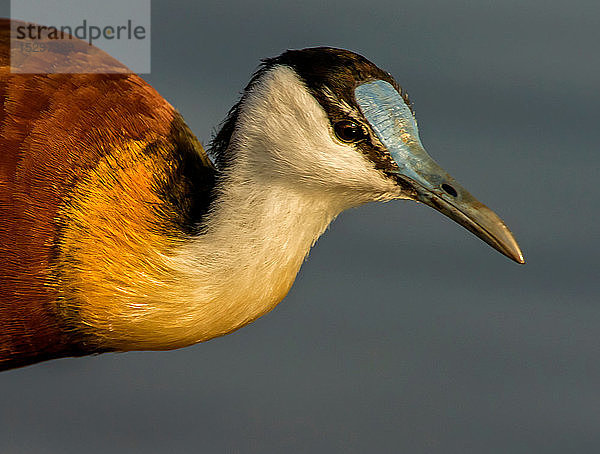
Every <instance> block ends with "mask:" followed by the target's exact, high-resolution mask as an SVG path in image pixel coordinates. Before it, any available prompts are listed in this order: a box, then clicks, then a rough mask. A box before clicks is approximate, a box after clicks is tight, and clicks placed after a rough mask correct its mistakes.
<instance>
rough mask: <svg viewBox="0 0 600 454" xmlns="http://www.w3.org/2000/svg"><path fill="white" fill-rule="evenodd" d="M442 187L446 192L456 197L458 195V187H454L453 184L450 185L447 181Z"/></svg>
mask: <svg viewBox="0 0 600 454" xmlns="http://www.w3.org/2000/svg"><path fill="white" fill-rule="evenodd" d="M442 189H443V190H444V192H446V194H450V195H451V196H452V197H456V196H457V195H458V192H456V189H454V188H453V187H452V186H450V185H449V184H447V183H444V184H443V185H442Z"/></svg>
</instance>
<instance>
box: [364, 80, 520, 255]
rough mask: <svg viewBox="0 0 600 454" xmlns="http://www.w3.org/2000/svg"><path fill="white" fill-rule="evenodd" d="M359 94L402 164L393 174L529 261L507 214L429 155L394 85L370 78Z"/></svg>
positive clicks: (377, 129)
mask: <svg viewBox="0 0 600 454" xmlns="http://www.w3.org/2000/svg"><path fill="white" fill-rule="evenodd" d="M355 96H356V100H357V102H358V105H359V106H360V109H361V111H362V113H363V115H364V116H365V118H366V119H367V121H368V122H369V123H370V125H371V127H372V129H373V131H374V132H375V134H376V135H377V137H378V138H379V140H380V141H381V143H382V144H383V145H384V146H385V147H386V148H387V150H388V152H389V153H390V155H391V156H392V158H393V159H394V161H395V162H396V164H397V165H398V169H394V170H393V171H391V173H394V174H395V176H396V178H397V179H398V182H399V184H401V185H402V186H403V187H405V188H407V189H408V191H407V192H408V193H409V194H411V197H412V198H413V199H414V200H417V201H419V202H423V203H425V204H427V205H429V206H430V207H432V208H435V209H436V210H438V211H439V212H440V213H443V214H445V215H446V216H448V217H449V218H450V219H453V220H454V221H456V222H458V223H459V224H460V225H462V226H463V227H465V228H466V229H468V230H469V231H471V232H472V233H474V234H475V235H477V236H478V237H479V238H481V239H482V240H483V241H485V242H486V243H488V244H489V245H490V246H492V247H493V248H494V249H496V250H497V251H499V252H501V253H502V254H504V255H506V256H507V257H508V258H510V259H512V260H514V261H515V262H517V263H525V260H524V258H523V254H522V253H521V249H520V248H519V245H518V244H517V241H516V240H515V238H514V236H513V234H512V233H511V232H510V230H509V229H508V227H507V226H506V224H504V222H503V221H502V219H500V218H499V217H498V215H496V213H494V212H493V211H492V210H490V209H489V208H488V207H486V206H485V205H484V204H482V203H481V202H479V201H478V200H477V199H476V198H475V197H473V196H472V195H471V194H470V193H469V192H468V191H467V190H466V189H464V188H463V187H462V186H461V185H460V184H459V183H458V182H457V181H456V180H455V179H454V178H452V177H451V176H450V175H449V174H448V173H447V172H446V171H445V170H444V169H442V168H441V167H440V166H439V165H438V164H437V163H436V162H435V161H434V160H433V159H432V158H431V157H430V156H429V154H427V152H426V151H425V149H424V148H423V145H422V144H421V140H420V139H419V132H418V129H417V123H416V121H415V119H414V116H413V114H412V112H411V111H410V109H409V108H408V106H407V105H406V103H405V102H404V100H403V99H402V97H401V96H400V94H399V93H398V91H396V89H395V88H394V87H393V86H392V85H391V84H389V83H387V82H384V81H382V80H375V81H371V82H366V83H364V84H362V85H359V86H358V87H357V88H356V90H355Z"/></svg>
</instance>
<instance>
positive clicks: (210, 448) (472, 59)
mask: <svg viewBox="0 0 600 454" xmlns="http://www.w3.org/2000/svg"><path fill="white" fill-rule="evenodd" d="M0 11H5V13H4V14H3V15H5V16H6V15H7V14H8V11H7V10H6V8H5V9H4V10H0ZM152 32H153V33H152V44H153V49H152V55H153V60H152V74H151V75H149V76H147V79H148V80H149V81H150V82H151V83H152V85H153V86H154V87H155V88H157V89H158V91H159V92H160V93H161V94H162V95H163V96H165V97H166V98H167V99H168V100H169V101H170V102H171V103H172V104H174V105H175V106H176V107H177V108H178V109H179V110H180V111H181V112H182V113H183V115H184V117H185V118H186V119H187V121H188V123H189V124H190V126H191V127H192V129H193V130H194V131H195V132H196V134H197V135H198V137H200V138H201V139H202V140H203V141H204V142H207V141H208V139H209V138H210V134H211V131H212V129H213V128H214V127H215V126H216V125H217V124H218V123H219V122H220V121H221V119H222V118H223V117H224V115H225V113H226V112H227V110H228V109H229V107H230V106H231V105H232V104H233V103H234V101H235V100H236V99H237V96H238V92H239V91H240V90H241V89H242V87H243V86H244V85H245V83H246V82H247V80H248V79H249V77H250V74H251V72H252V71H253V69H254V68H255V67H256V64H257V62H258V60H259V59H260V58H262V57H266V56H272V55H276V54H279V53H280V52H281V51H282V50H284V49H286V48H300V47H306V46H313V45H333V46H339V47H344V48H348V49H352V50H355V51H357V52H359V53H362V54H364V55H365V56H367V57H368V58H370V59H371V60H372V61H374V62H375V63H377V64H378V65H380V66H381V67H383V68H385V69H387V70H388V71H390V72H391V73H392V74H394V75H395V77H396V78H397V80H398V81H399V82H400V83H401V84H402V85H403V86H405V87H406V88H407V89H408V91H409V93H410V94H411V97H412V99H413V100H414V103H415V107H416V111H417V118H418V120H419V125H420V129H421V138H422V140H423V142H424V144H425V146H426V148H427V149H428V150H429V152H430V154H431V155H432V156H433V157H434V158H436V159H437V160H438V161H439V162H440V163H441V164H442V165H443V166H444V167H445V168H446V169H447V170H448V171H449V172H450V173H452V174H453V175H454V176H456V177H457V178H458V179H459V180H460V181H462V183H463V184H464V185H465V186H466V187H467V188H468V189H469V190H471V192H472V193H473V194H475V195H476V196H477V197H479V198H480V199H481V200H483V201H484V202H486V203H487V204H488V205H490V206H491V207H492V208H493V209H495V210H496V211H497V212H498V213H499V214H500V215H501V216H502V217H504V219H505V220H506V221H507V223H508V224H509V226H510V227H511V228H512V230H513V231H514V232H515V234H516V236H517V238H518V239H519V241H520V243H521V246H522V247H523V250H524V252H525V255H526V258H527V260H528V263H527V265H525V266H518V265H516V264H514V263H512V262H510V261H509V260H508V259H506V258H504V257H503V256H501V255H500V254H498V253H496V252H495V251H493V250H492V249H491V248H489V247H488V246H487V245H485V244H484V243H482V242H481V241H479V240H478V239H476V238H475V237H473V236H472V235H470V234H469V233H468V232H466V231H465V230H463V229H461V228H460V227H459V226H457V225H455V224H453V223H452V222H451V221H449V220H447V219H445V218H444V217H442V216H441V215H439V214H438V213H436V212H435V211H433V210H431V209H430V208H427V207H424V206H419V205H416V204H414V203H410V202H394V203H388V204H382V205H375V204H373V205H370V206H365V207H362V208H360V209H356V210H352V211H350V212H347V213H344V214H343V215H342V216H340V218H339V219H338V220H337V221H336V222H335V223H334V224H333V226H332V227H331V229H330V230H329V231H328V232H327V233H326V234H325V236H324V237H323V238H322V239H321V240H320V241H319V242H318V244H317V245H316V247H315V248H314V250H313V251H312V253H311V255H310V258H309V260H308V262H307V263H306V264H305V265H304V267H303V268H302V270H301V272H300V275H299V277H298V279H297V281H296V284H295V286H294V287H293V289H292V291H291V292H290V294H289V296H288V297H287V298H286V299H285V301H284V302H283V303H282V304H280V305H279V306H278V307H277V308H276V309H275V310H274V311H273V312H272V313H270V314H268V315H266V316H265V317H263V318H262V319H260V320H258V321H257V322H255V323H254V324H252V325H250V326H248V327H246V328H244V329H242V330H240V331H238V332H236V333H234V334H232V335H229V336H226V337H223V338H220V339H216V340H213V341H211V342H208V343H206V344H201V345H197V346H194V347H191V348H187V349H183V350H179V351H174V352H164V353H146V352H143V353H127V354H109V355H102V356H98V357H93V358H84V359H76V360H72V359H65V360H59V361H53V362H48V363H45V364H40V365H36V366H33V367H27V368H24V369H20V370H15V371H11V372H5V373H2V374H0V452H1V453H3V454H4V453H11V454H12V453H36V454H37V453H81V452H85V453H117V452H119V453H120V452H124V453H162V452H169V453H192V452H193V453H196V452H198V453H220V452H239V453H308V452H311V453H312V452H319V453H321V452H323V453H325V452H327V453H334V452H344V453H346V452H360V453H362V452H378V453H379V452H381V453H397V452H403V453H404V452H407V453H434V452H439V453H464V452H474V453H475V452H482V453H507V452H510V453H565V452H577V453H592V452H599V451H600V430H599V428H600V363H599V359H600V348H599V347H600V336H599V333H600V304H598V303H599V301H598V299H599V298H598V296H599V294H600V288H599V283H598V274H599V273H598V251H599V246H600V240H599V238H598V215H597V209H598V196H599V195H600V190H599V189H598V184H599V183H598V181H597V180H598V166H599V164H600V158H599V154H598V141H599V139H600V137H599V136H600V133H599V128H598V119H599V116H598V105H599V104H600V91H599V90H598V80H599V70H600V63H599V57H598V38H599V37H600V3H598V2H597V1H591V0H590V1H583V0H577V1H566V0H564V1H562V0H561V1H542V0H535V1H534V0H529V1H502V2H493V1H466V0H465V1H459V0H437V1H435V0H419V1H416V0H413V1H404V0H393V1H391V0H390V1H375V2H365V1H362V2H358V1H355V0H351V1H344V2H325V1H314V0H307V1H303V2H294V3H290V2H276V1H274V2H261V3H252V2H243V1H239V2H226V1H216V2H206V1H202V2H196V1H191V0H190V1H169V2H166V1H165V2H163V1H158V0H155V1H154V3H153V22H152Z"/></svg>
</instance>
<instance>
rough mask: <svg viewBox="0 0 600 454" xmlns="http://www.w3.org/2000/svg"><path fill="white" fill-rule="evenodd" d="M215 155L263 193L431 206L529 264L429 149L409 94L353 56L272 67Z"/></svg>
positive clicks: (254, 85)
mask: <svg viewBox="0 0 600 454" xmlns="http://www.w3.org/2000/svg"><path fill="white" fill-rule="evenodd" d="M212 149H213V152H214V153H215V157H216V161H217V165H218V166H219V167H220V168H222V169H225V168H227V167H228V166H231V164H233V163H235V167H236V168H238V169H241V172H242V174H243V175H248V173H251V174H252V178H255V179H258V180H259V181H260V182H261V183H264V185H265V187H268V185H269V184H278V185H284V186H289V187H290V189H291V190H300V191H311V192H313V193H318V194H320V195H321V196H322V197H328V198H329V199H330V200H331V201H332V203H335V204H337V206H339V207H340V209H344V208H348V207H351V206H356V205H360V204H362V203H366V202H369V201H377V200H392V199H411V200H415V201H418V202H423V203H425V204H427V205H429V206H431V207H433V208H435V209H436V210H438V211H439V212H441V213H443V214H445V215H446V216H448V217H450V218H451V219H453V220H454V221H456V222H458V223H459V224H461V225H462V226H464V227H465V228H467V229H468V230H470V231H471V232H472V233H474V234H475V235H477V236H478V237H479V238H481V239H482V240H483V241H485V242H486V243H488V244H489V245H491V246H492V247H493V248H495V249H497V250H498V251H500V252H501V253H503V254H504V255H506V256H507V257H509V258H511V259H513V260H515V261H516V262H518V263H524V260H523V255H522V253H521V250H520V249H519V246H518V244H517V242H516V240H515V239H514V237H513V235H512V234H511V232H510V231H509V229H508V228H507V227H506V225H505V224H504V222H503V221H502V220H501V219H500V218H499V217H498V216H497V215H496V214H495V213H494V212H493V211H491V210H490V209H489V208H487V207H486V206H485V205H483V204H482V203H480V202H479V201H478V200H477V199H475V198H474V197H473V196H472V195H471V194H470V193H469V192H468V191H466V190H465V189H464V188H463V187H462V186H461V185H460V184H459V183H458V182H457V181H456V180H455V179H454V178H452V177H451V176H450V175H449V174H448V173H447V172H446V171H444V169H442V168H441V167H440V166H439V165H438V164H437V163H436V162H435V161H434V160H433V159H432V158H431V157H430V156H429V154H428V153H427V152H426V151H425V149H424V147H423V145H422V144H421V141H420V138H419V133H418V128H417V123H416V121H415V117H414V112H413V109H412V105H411V103H410V101H409V99H408V96H407V94H406V92H405V91H404V90H403V89H402V88H401V87H400V86H399V85H398V83H397V82H396V81H395V80H394V79H393V78H392V76H391V75H390V74H389V73H387V72H385V71H383V70H382V69H380V68H378V67H377V66H376V65H375V64H373V63H371V62H370V61H369V60H367V59H366V58H364V57H362V56H360V55H358V54H355V53H353V52H350V51H346V50H342V49H335V48H329V47H318V48H309V49H303V50H289V51H287V52H285V53H283V54H282V55H280V56H279V57H275V58H271V59H266V60H264V62H263V65H262V66H261V67H260V69H259V70H258V71H257V72H256V73H255V75H254V77H253V78H252V80H251V81H250V83H249V84H248V86H247V87H246V89H245V90H244V93H243V96H242V98H241V100H240V102H239V103H238V104H236V105H235V106H234V107H233V108H232V110H231V111H230V113H229V116H228V118H227V119H226V120H225V122H224V124H223V126H222V128H221V130H220V131H219V133H218V134H217V135H216V136H215V138H214V140H213V142H212ZM232 167H233V166H232ZM242 178H243V177H242Z"/></svg>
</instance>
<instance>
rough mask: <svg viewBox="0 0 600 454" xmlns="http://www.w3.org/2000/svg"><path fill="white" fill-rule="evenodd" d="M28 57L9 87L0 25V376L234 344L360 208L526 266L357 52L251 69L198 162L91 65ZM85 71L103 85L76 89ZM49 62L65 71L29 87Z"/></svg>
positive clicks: (497, 222)
mask: <svg viewBox="0 0 600 454" xmlns="http://www.w3.org/2000/svg"><path fill="white" fill-rule="evenodd" d="M84 48H85V49H87V50H86V51H84ZM92 49H93V50H92ZM86 52H87V54H86ZM37 58H38V60H34V62H33V63H30V64H31V65H32V66H31V67H30V68H29V69H28V70H27V71H22V72H20V73H19V72H15V71H11V67H10V64H11V63H10V61H11V60H10V22H9V21H8V20H2V21H0V99H1V102H2V108H1V110H0V112H1V116H0V150H2V152H1V153H0V326H1V327H0V370H8V369H13V368H17V367H22V366H26V365H30V364H34V363H39V362H41V361H46V360H50V359H57V358H63V357H79V356H84V355H92V354H99V353H105V352H125V351H134V350H171V349H176V348H181V347H186V346H189V345H192V344H196V343H198V342H203V341H206V340H209V339H212V338H215V337H218V336H222V335H225V334H228V333H231V332H232V331H235V330H237V329H239V328H241V327H243V326H245V325H247V324H249V323H250V322H252V321H254V320H256V319H257V318H258V317H260V316H262V315H264V314H266V313H267V312H269V311H271V310H272V309H273V308H274V307H275V306H276V305H277V304H278V303H279V302H280V301H281V300H282V299H284V297H285V296H286V294H287V293H288V291H289V289H290V287H291V286H292V284H293V282H294V280H295V277H296V275H297V274H298V272H299V270H300V267H301V265H302V264H303V262H304V261H305V258H306V257H307V255H308V253H309V251H310V249H311V247H312V246H313V245H314V244H315V242H316V241H317V239H318V238H319V236H320V235H321V234H322V233H323V232H324V231H325V230H326V229H327V228H328V226H329V225H330V223H331V222H332V221H333V220H334V219H335V218H336V216H338V215H339V214H340V213H341V212H342V211H344V210H346V209H349V208H352V207H357V206H359V205H363V204H366V203H369V202H384V201H390V200H397V199H407V200H413V201H417V202H421V203H423V204H426V205H429V206H431V207H433V208H434V209H436V210H437V211H439V212H441V213H442V214H444V215H446V216H448V217H450V218H451V219H453V220H454V221H456V222H458V223H459V224H461V225H462V226H464V227H465V228H467V229H468V230H469V231H471V232H472V233H474V234H475V235H477V236H478V237H480V238H481V239H482V240H484V241H485V242H487V243H488V244H489V245H490V246H492V247H493V248H495V249H497V250H498V251H499V252H501V253H502V254H504V255H506V256H507V257H509V258H510V259H512V260H514V261H516V262H518V263H524V259H523V254H522V252H521V250H520V248H519V245H518V244H517V241H516V240H515V238H514V236H513V234H512V233H511V232H510V230H509V229H508V227H507V226H506V225H505V223H504V222H503V221H502V220H501V219H500V218H499V217H498V216H497V215H496V214H495V213H494V212H493V211H491V210H490V209H489V208H487V207H486V206H485V205H483V204H482V203H480V202H479V201H477V199H475V198H474V197H473V196H472V195H471V194H470V193H469V192H467V190H466V189H464V188H463V187H462V186H461V185H460V184H459V183H458V182H457V181H456V180H455V179H454V178H453V177H451V176H450V175H449V174H448V173H446V172H445V171H444V170H443V169H442V168H441V167H440V166H439V165H438V164H437V163H436V162H435V161H434V160H433V159H432V158H431V157H430V156H429V155H428V154H427V152H426V151H425V149H424V147H423V145H422V143H421V141H420V139H419V134H418V128H417V123H416V119H415V114H414V108H413V105H412V103H411V101H410V99H409V98H408V95H407V93H406V91H405V90H404V89H403V88H402V87H401V86H400V85H399V84H398V83H397V82H396V80H395V79H394V78H393V77H392V75H391V74H390V73H388V72H386V71H384V70H382V69H380V68H379V67H378V66H376V65H375V64H374V63H372V62H371V61H369V60H368V59H367V58H365V57H363V56H361V55H359V54H357V53H354V52H352V51H349V50H344V49H339V48H332V47H312V48H305V49H297V50H287V51H284V52H283V53H282V54H281V55H279V56H276V57H271V58H266V59H264V60H262V63H261V64H260V66H259V67H258V69H257V70H256V72H255V73H254V74H253V76H252V77H251V79H250V81H249V83H248V84H247V86H246V87H245V88H244V89H243V91H242V92H241V95H240V98H239V101H238V102H237V103H236V104H235V105H234V106H233V107H232V108H231V110H230V111H229V113H228V114H227V116H226V118H225V119H224V121H223V122H222V123H221V125H220V127H219V129H218V130H217V131H216V132H215V133H214V134H213V137H212V139H211V140H210V142H209V145H208V146H207V149H208V152H207V151H206V150H205V149H204V148H203V146H202V144H201V143H200V141H199V140H198V139H197V138H196V136H195V135H194V134H193V133H192V131H191V130H190V128H189V127H188V126H187V124H186V122H185V121H184V119H183V118H182V116H181V115H180V113H179V112H178V111H177V110H176V109H175V108H174V107H173V106H172V105H171V104H170V103H169V102H168V101H166V100H165V99H164V98H163V97H162V96H160V95H159V94H158V93H157V91H156V90H155V89H154V88H153V87H151V86H150V85H149V84H148V83H147V82H146V81H144V80H143V79H142V78H141V77H140V76H139V75H137V74H134V73H132V72H131V71H127V70H126V69H127V68H126V67H125V66H124V65H123V64H122V63H120V62H119V61H117V60H115V59H114V58H113V57H111V56H109V55H108V54H106V53H104V52H103V51H100V50H98V49H96V48H93V47H90V46H88V45H87V43H83V42H81V43H78V42H77V41H76V40H75V41H73V42H72V43H71V44H70V47H69V48H68V49H67V50H63V51H61V52H59V51H53V50H52V49H49V50H48V51H47V52H44V53H40V55H39V56H38V57H37ZM90 59H92V62H93V63H94V64H96V65H97V67H99V68H102V71H101V72H98V73H89V72H88V73H81V72H80V71H79V70H80V69H81V67H82V65H83V64H84V63H86V62H87V63H89V61H90ZM59 60H60V62H61V63H62V64H66V65H67V66H68V69H69V71H63V72H61V73H54V74H49V73H44V71H41V70H40V68H42V66H43V65H50V66H52V65H55V64H56V63H57V62H58V61H59ZM84 60H85V61H84ZM35 61H37V63H36V62H35ZM36 65H41V66H36ZM78 71H79V72H78Z"/></svg>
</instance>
